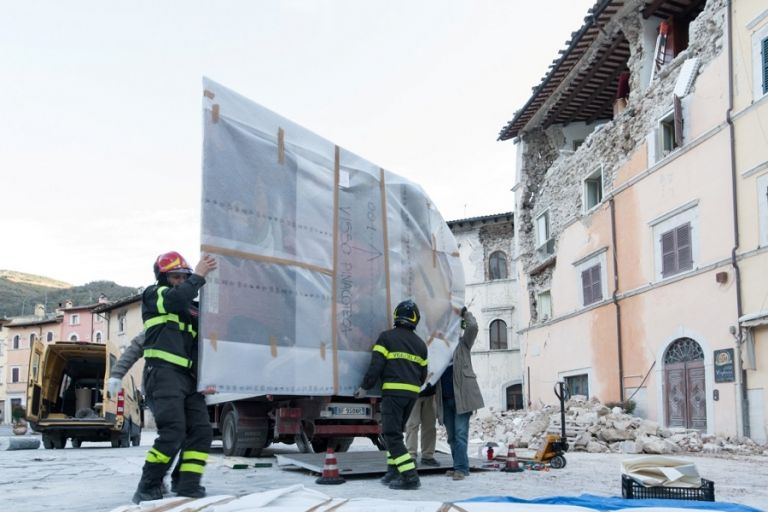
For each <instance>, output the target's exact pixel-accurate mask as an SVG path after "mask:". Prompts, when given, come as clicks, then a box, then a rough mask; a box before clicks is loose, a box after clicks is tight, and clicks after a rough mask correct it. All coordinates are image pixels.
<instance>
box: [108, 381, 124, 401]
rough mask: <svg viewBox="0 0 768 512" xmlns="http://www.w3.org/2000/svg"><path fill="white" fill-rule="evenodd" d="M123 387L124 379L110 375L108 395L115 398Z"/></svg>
mask: <svg viewBox="0 0 768 512" xmlns="http://www.w3.org/2000/svg"><path fill="white" fill-rule="evenodd" d="M121 389H123V379H118V378H117V377H110V378H109V380H108V381H107V395H108V396H109V398H115V397H116V396H117V394H118V393H119V392H120V390H121Z"/></svg>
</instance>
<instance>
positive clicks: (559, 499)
mask: <svg viewBox="0 0 768 512" xmlns="http://www.w3.org/2000/svg"><path fill="white" fill-rule="evenodd" d="M470 501H484V502H488V503H531V504H538V505H571V506H576V507H585V508H591V509H593V510H601V511H602V510H622V509H624V510H626V509H633V508H637V509H640V508H649V507H663V508H678V509H698V510H723V511H726V512H765V511H762V510H760V509H757V508H752V507H748V506H746V505H739V504H737V503H727V502H721V501H688V500H660V499H642V500H637V499H632V500H628V499H624V498H615V497H610V496H594V495H592V494H582V495H581V496H548V497H545V498H534V499H531V500H526V499H522V498H515V497H514V496H477V497H475V498H469V499H466V500H460V501H458V502H457V503H461V502H470Z"/></svg>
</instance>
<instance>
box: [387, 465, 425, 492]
mask: <svg viewBox="0 0 768 512" xmlns="http://www.w3.org/2000/svg"><path fill="white" fill-rule="evenodd" d="M419 487H421V481H420V480H419V474H418V473H416V471H414V470H413V469H411V470H408V471H406V472H405V473H403V474H402V475H400V477H398V478H397V479H395V480H392V482H390V484H389V488H390V489H398V490H403V491H413V490H415V489H418V488H419Z"/></svg>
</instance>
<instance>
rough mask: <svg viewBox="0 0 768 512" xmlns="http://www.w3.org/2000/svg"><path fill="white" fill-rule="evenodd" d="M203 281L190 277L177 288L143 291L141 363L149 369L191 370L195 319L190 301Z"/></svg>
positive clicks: (160, 287)
mask: <svg viewBox="0 0 768 512" xmlns="http://www.w3.org/2000/svg"><path fill="white" fill-rule="evenodd" d="M204 284H205V279H204V278H202V277H201V276H198V275H196V274H192V275H191V276H189V278H188V279H187V280H186V281H184V282H183V283H182V284H180V285H179V286H176V287H169V286H161V285H152V286H150V287H148V288H147V289H146V290H144V294H143V296H142V303H141V316H142V319H143V320H144V331H145V340H144V359H145V360H146V364H148V365H150V366H171V367H173V368H182V369H188V370H190V371H191V370H192V367H193V365H194V364H195V363H196V362H197V318H196V317H195V316H193V311H194V309H195V308H194V307H193V301H194V299H195V297H196V296H197V292H198V290H200V287H202V286H203V285H204Z"/></svg>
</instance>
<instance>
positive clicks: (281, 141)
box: [277, 128, 285, 165]
mask: <svg viewBox="0 0 768 512" xmlns="http://www.w3.org/2000/svg"><path fill="white" fill-rule="evenodd" d="M277 163H279V164H280V165H282V164H284V163H285V130H283V129H282V128H278V129H277Z"/></svg>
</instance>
